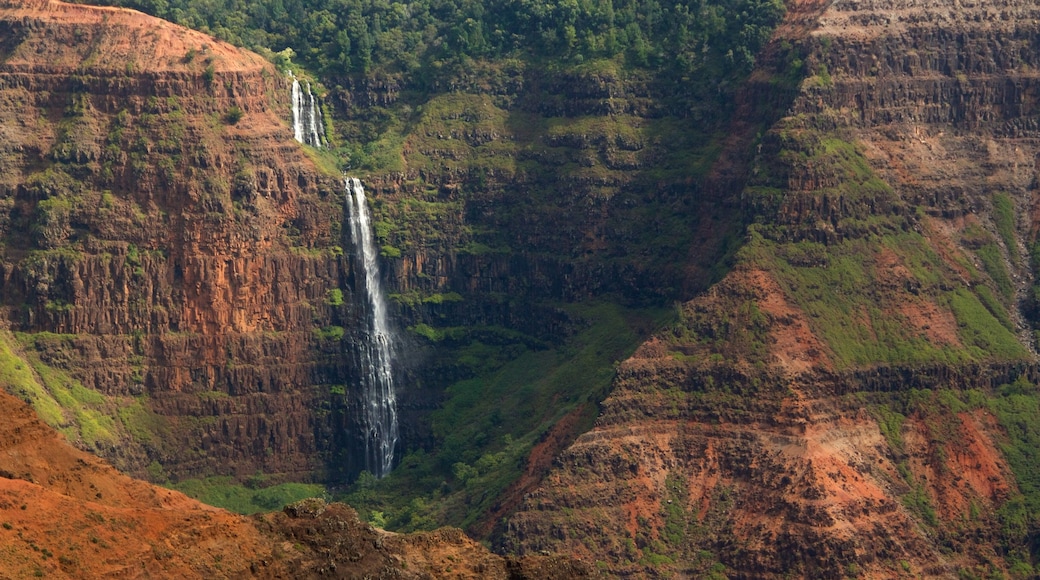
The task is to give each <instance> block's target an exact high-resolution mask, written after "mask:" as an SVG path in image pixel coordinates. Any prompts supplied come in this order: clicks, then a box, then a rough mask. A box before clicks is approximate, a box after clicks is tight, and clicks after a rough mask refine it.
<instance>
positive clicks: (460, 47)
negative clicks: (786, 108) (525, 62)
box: [110, 0, 784, 87]
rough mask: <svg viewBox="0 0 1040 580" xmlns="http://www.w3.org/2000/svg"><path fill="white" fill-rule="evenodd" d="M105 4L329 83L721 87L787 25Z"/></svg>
mask: <svg viewBox="0 0 1040 580" xmlns="http://www.w3.org/2000/svg"><path fill="white" fill-rule="evenodd" d="M110 1H111V3H113V4H119V5H123V6H128V7H131V8H137V9H140V10H143V11H144V12H148V13H150V14H154V15H156V16H159V17H162V18H166V19H169V20H172V21H174V22H176V23H178V24H182V25H185V26H188V27H190V28H195V29H198V30H202V31H204V32H209V33H211V34H213V35H215V36H217V37H218V38H221V39H224V40H227V41H230V42H232V43H235V44H239V45H243V46H246V47H249V48H254V49H267V52H271V51H274V50H281V49H282V48H285V47H292V48H293V50H294V52H295V55H296V56H297V58H298V60H300V61H301V62H303V63H304V64H306V65H307V66H308V67H310V68H311V69H312V70H315V71H318V72H320V73H321V74H322V75H325V76H339V75H343V74H344V73H368V72H372V71H375V70H381V71H385V72H396V71H403V72H407V73H413V74H415V75H416V76H417V77H426V78H425V81H426V82H431V83H432V82H435V81H434V79H432V78H429V77H430V76H431V75H435V74H437V71H441V70H445V69H446V68H448V69H450V68H452V67H454V66H458V65H462V66H465V63H466V62H467V61H468V60H469V59H477V58H485V57H492V58H501V57H506V56H510V55H526V56H529V57H533V58H536V59H542V58H549V59H559V60H560V61H563V62H583V61H585V60H587V59H594V58H614V57H623V58H625V59H626V60H627V61H628V62H630V63H632V64H634V65H636V66H640V67H655V68H662V69H667V70H670V71H673V72H674V74H675V75H676V77H677V79H682V81H683V82H686V83H691V84H701V85H703V86H705V87H707V86H709V85H711V86H714V85H715V83H717V82H718V80H719V79H721V78H724V77H727V76H730V75H734V74H738V75H739V74H743V73H744V72H746V71H748V70H750V67H751V66H752V64H753V63H754V55H755V53H757V52H758V50H759V48H760V47H761V46H762V45H763V44H764V43H765V41H766V40H768V38H769V35H770V32H771V31H772V28H773V26H775V24H776V23H777V22H778V21H779V18H780V17H781V16H782V15H783V13H784V3H783V2H782V1H781V0H726V1H720V0H683V1H681V2H678V3H675V4H672V3H667V2H659V0H618V1H612V0H607V1H602V2H576V1H573V0H571V1H565V2H560V3H543V2H539V1H537V0H491V1H490V2H473V1H472V0H446V1H436V2H434V1H431V0H419V1H415V2H409V3H407V4H401V3H396V2H394V3H390V2H379V1H376V0H289V1H286V0H261V1H257V2H245V1H244V0H231V1H227V2H219V3H214V2H201V1H199V0H110ZM272 54H273V53H272ZM191 56H194V55H191ZM184 58H185V59H186V60H188V61H190V58H189V56H185V57H184Z"/></svg>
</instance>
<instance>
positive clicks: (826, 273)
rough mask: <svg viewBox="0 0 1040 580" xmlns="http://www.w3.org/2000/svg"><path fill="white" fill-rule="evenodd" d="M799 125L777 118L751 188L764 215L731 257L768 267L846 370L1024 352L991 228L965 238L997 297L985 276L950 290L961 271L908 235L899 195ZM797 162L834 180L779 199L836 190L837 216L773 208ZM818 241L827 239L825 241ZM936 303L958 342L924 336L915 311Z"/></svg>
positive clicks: (860, 162)
mask: <svg viewBox="0 0 1040 580" xmlns="http://www.w3.org/2000/svg"><path fill="white" fill-rule="evenodd" d="M799 122H800V121H799V119H798V118H795V119H793V120H791V119H789V120H787V121H786V122H785V123H786V125H783V126H781V128H780V130H779V134H778V137H779V145H780V151H779V153H778V154H777V155H776V160H775V161H773V162H770V163H771V165H770V166H768V167H763V168H762V171H760V172H759V174H758V177H756V178H755V179H756V183H755V184H753V185H752V187H751V188H749V190H748V194H749V196H750V197H752V198H754V199H755V200H756V201H754V202H753V203H755V205H757V206H758V207H760V208H762V210H763V211H762V212H760V213H759V214H758V216H757V220H758V221H760V222H761V223H759V224H753V225H752V226H751V227H750V228H749V230H750V233H751V237H750V241H749V243H747V244H746V245H745V246H744V247H743V248H741V250H740V251H739V254H738V258H739V259H742V260H744V261H745V262H746V263H748V264H751V265H754V266H757V267H760V268H762V269H764V270H767V271H769V272H770V273H772V274H773V276H774V277H775V278H776V279H777V281H778V282H779V284H780V286H781V287H782V289H783V290H784V293H785V295H786V296H787V297H788V298H789V299H790V300H792V301H793V302H795V303H796V304H797V306H798V307H799V308H800V309H801V310H802V311H804V312H805V313H806V314H807V315H808V317H809V323H810V325H811V327H812V328H813V331H814V333H815V334H816V335H817V336H819V337H820V338H822V339H823V341H824V343H825V344H826V345H827V346H828V347H829V348H830V350H831V351H832V353H833V358H834V362H835V364H837V365H838V366H839V367H843V368H854V367H862V366H873V365H878V364H896V365H907V364H911V365H912V364H918V363H925V362H936V363H946V364H959V363H963V362H967V361H972V360H986V359H993V358H996V359H1025V358H1028V356H1029V354H1028V352H1027V350H1026V349H1025V348H1024V347H1023V346H1022V345H1021V344H1020V343H1019V342H1018V340H1017V338H1016V337H1015V335H1014V326H1013V324H1012V322H1011V317H1010V316H1009V314H1008V310H1007V308H1008V306H1007V305H1008V304H1010V302H1011V299H1012V298H1013V295H1014V287H1013V285H1012V282H1011V278H1010V276H1009V275H1008V272H1007V269H1006V268H1005V266H1004V257H1003V255H1002V253H1001V250H1000V247H999V246H998V245H997V244H996V242H995V240H993V238H992V236H990V235H989V234H988V233H987V232H985V230H982V229H981V228H979V227H977V226H976V227H973V228H967V229H966V230H965V233H964V235H963V237H964V243H965V245H967V246H968V247H969V248H974V249H975V250H976V254H977V255H978V257H979V259H980V261H981V262H982V263H983V264H984V266H985V269H986V272H987V273H988V274H989V277H990V279H992V280H993V283H994V286H995V289H996V290H997V291H998V292H999V295H1000V297H1001V299H997V297H996V296H995V295H994V293H993V292H992V291H991V290H990V288H989V287H987V286H986V285H985V284H982V283H979V282H981V280H979V281H973V282H974V283H968V284H965V283H959V284H954V285H953V288H950V285H951V281H954V280H961V279H962V275H961V274H959V273H957V272H955V271H954V270H953V266H951V265H950V264H948V263H947V262H946V261H945V260H944V259H943V258H941V257H940V256H939V255H938V254H937V253H936V251H935V250H934V249H933V247H932V245H931V242H930V240H929V239H927V238H925V237H924V236H922V235H921V234H920V233H918V232H917V231H916V230H917V229H918V228H916V227H914V225H913V224H912V223H911V222H910V221H909V220H908V219H907V218H906V217H905V216H906V212H905V211H904V209H905V208H903V207H902V206H901V204H902V202H901V201H900V200H898V199H897V197H896V196H895V194H894V192H893V191H892V189H891V188H890V187H889V186H888V185H887V184H885V183H884V182H883V181H882V180H881V179H880V178H878V177H877V175H876V174H875V173H874V172H873V170H872V168H871V167H870V164H869V163H868V162H867V160H866V158H865V157H864V156H863V154H862V153H861V152H860V150H859V148H858V147H856V145H855V144H853V143H849V142H846V141H843V140H842V139H841V138H839V137H838V136H834V135H830V134H824V133H820V132H817V131H814V130H809V129H804V128H801V127H800V126H799V125H798V123H799ZM804 168H811V171H812V172H813V173H814V174H818V175H830V176H834V178H833V179H830V180H829V183H828V184H827V185H826V186H824V187H819V188H816V189H814V190H813V191H812V192H801V193H799V192H790V193H788V194H786V195H787V196H788V200H787V201H785V202H784V203H789V204H793V206H797V205H802V206H809V207H815V208H825V207H827V206H828V204H829V203H830V204H831V205H833V203H832V202H833V200H834V199H837V198H839V197H840V199H841V204H842V210H841V212H840V213H838V212H835V211H831V212H830V213H827V212H823V210H822V209H820V210H819V211H816V210H814V211H810V212H808V213H807V216H808V217H807V219H806V220H805V221H804V222H798V221H791V220H788V219H787V218H785V217H782V216H779V215H776V212H780V211H781V209H780V207H779V205H778V204H779V203H781V202H780V198H778V197H776V192H777V191H783V190H782V189H779V188H777V187H774V186H773V180H775V179H777V178H776V177H774V176H777V175H785V174H787V173H788V172H791V171H802V170H804ZM784 179H785V178H784ZM777 183H778V184H782V182H777ZM796 197H797V198H798V201H794V200H793V198H796ZM1006 201H1009V200H1006ZM1001 203H1003V202H1001ZM1005 205H1006V204H1005ZM1002 207H1003V206H1002ZM886 209H890V210H892V211H885V210H886ZM1005 209H1006V208H1005ZM821 216H822V219H821ZM998 221H999V220H998ZM1005 225H1006V224H1005ZM820 238H829V239H828V240H827V243H821V242H820V241H817V240H819V239H820ZM944 288H945V289H944ZM941 311H945V312H948V313H952V315H953V317H954V318H955V319H956V322H957V327H956V333H957V336H956V338H954V337H952V336H937V335H934V334H930V333H928V332H927V330H929V329H930V328H931V326H930V325H928V328H925V324H922V323H921V322H919V321H915V318H914V317H920V316H922V315H924V316H931V315H929V314H927V313H930V312H941Z"/></svg>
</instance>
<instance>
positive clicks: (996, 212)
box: [993, 193, 1018, 262]
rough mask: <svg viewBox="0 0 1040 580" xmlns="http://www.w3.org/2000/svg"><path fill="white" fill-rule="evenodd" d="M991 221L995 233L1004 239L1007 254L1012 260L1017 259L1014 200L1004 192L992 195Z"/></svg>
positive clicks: (1015, 260)
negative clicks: (994, 226) (994, 227)
mask: <svg viewBox="0 0 1040 580" xmlns="http://www.w3.org/2000/svg"><path fill="white" fill-rule="evenodd" d="M993 223H994V224H995V225H996V226H997V233H998V234H1000V239H1001V240H1003V241H1004V247H1006V248H1007V251H1008V255H1010V256H1011V260H1012V261H1013V262H1017V261H1018V237H1017V236H1016V235H1015V202H1014V201H1012V200H1011V196H1009V195H1008V194H1006V193H998V194H996V195H994V196H993Z"/></svg>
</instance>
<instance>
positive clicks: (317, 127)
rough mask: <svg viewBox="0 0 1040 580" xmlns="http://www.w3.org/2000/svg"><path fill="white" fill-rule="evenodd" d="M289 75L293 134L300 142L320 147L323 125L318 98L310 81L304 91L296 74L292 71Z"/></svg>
mask: <svg viewBox="0 0 1040 580" xmlns="http://www.w3.org/2000/svg"><path fill="white" fill-rule="evenodd" d="M289 76H290V77H292V117H293V136H294V137H296V140H297V141H299V142H300V143H304V144H306V145H310V146H312V147H322V146H324V145H325V126H324V125H323V124H322V121H321V115H320V114H319V113H318V110H319V108H318V98H317V97H315V96H314V93H312V92H311V84H310V83H307V90H306V91H304V90H303V85H301V84H300V81H299V80H297V78H296V76H295V75H293V74H292V73H289Z"/></svg>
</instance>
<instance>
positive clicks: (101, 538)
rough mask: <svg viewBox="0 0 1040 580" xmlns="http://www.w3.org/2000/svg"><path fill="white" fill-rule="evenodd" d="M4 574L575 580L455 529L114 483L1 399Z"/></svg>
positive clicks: (557, 564) (547, 562)
mask: <svg viewBox="0 0 1040 580" xmlns="http://www.w3.org/2000/svg"><path fill="white" fill-rule="evenodd" d="M0 413H2V415H3V417H4V421H3V422H0V538H3V545H4V549H3V553H2V554H0V575H3V576H5V577H10V578H28V577H47V578H110V577H112V576H131V577H141V576H145V577H148V576H159V577H166V578H169V577H177V578H244V577H249V578H319V577H320V578H329V577H331V578H371V577H378V578H431V577H434V578H444V577H448V576H450V577H453V578H502V579H505V578H561V579H562V578H583V577H590V576H591V569H590V568H589V566H588V565H586V564H583V563H582V562H579V561H575V560H570V559H566V558H559V557H556V558H550V557H533V558H512V559H503V558H501V557H499V556H495V555H494V554H491V553H490V552H488V550H487V549H486V548H484V547H483V546H481V545H480V544H478V543H477V542H475V541H473V540H471V539H469V538H467V537H466V536H464V535H463V534H462V532H461V531H459V530H456V529H448V528H445V529H441V530H438V531H436V532H429V533H424V534H418V535H410V536H409V535H398V534H392V533H389V532H384V531H382V530H377V529H373V528H372V527H370V526H369V525H367V524H364V523H362V522H361V521H360V520H358V517H357V514H356V513H355V512H354V511H353V510H352V509H350V508H349V507H347V506H345V505H343V504H327V503H325V501H324V500H321V499H318V498H314V499H309V500H303V501H301V502H297V503H295V504H291V505H290V506H288V507H286V509H285V510H284V512H280V513H276V514H267V515H265V516H256V517H254V518H246V517H243V516H237V515H234V514H230V513H228V512H225V511H223V510H219V509H216V508H212V507H209V506H205V505H203V504H200V503H199V502H196V501H195V500H192V499H189V498H187V497H185V496H184V495H182V494H180V493H178V492H175V491H171V490H168V489H163V488H159V487H155V486H153V485H150V484H147V483H145V482H143V481H137V480H134V479H131V478H129V477H127V476H125V475H122V474H120V473H119V472H117V471H116V470H115V469H113V468H112V467H111V466H109V465H107V464H106V463H105V462H103V461H102V460H100V459H98V458H97V457H94V456H92V455H90V454H88V453H85V452H82V451H79V450H77V449H73V448H72V447H70V446H69V445H68V444H67V443H66V442H65V441H64V439H63V438H62V437H61V436H60V435H58V434H57V433H55V432H54V430H53V429H51V428H50V427H48V426H47V425H45V424H43V423H42V422H41V421H40V420H39V419H37V418H36V414H35V412H34V411H33V409H32V408H31V407H29V406H28V405H26V404H25V403H23V402H21V401H19V400H17V399H16V398H14V397H12V396H10V395H8V394H6V393H0Z"/></svg>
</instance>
